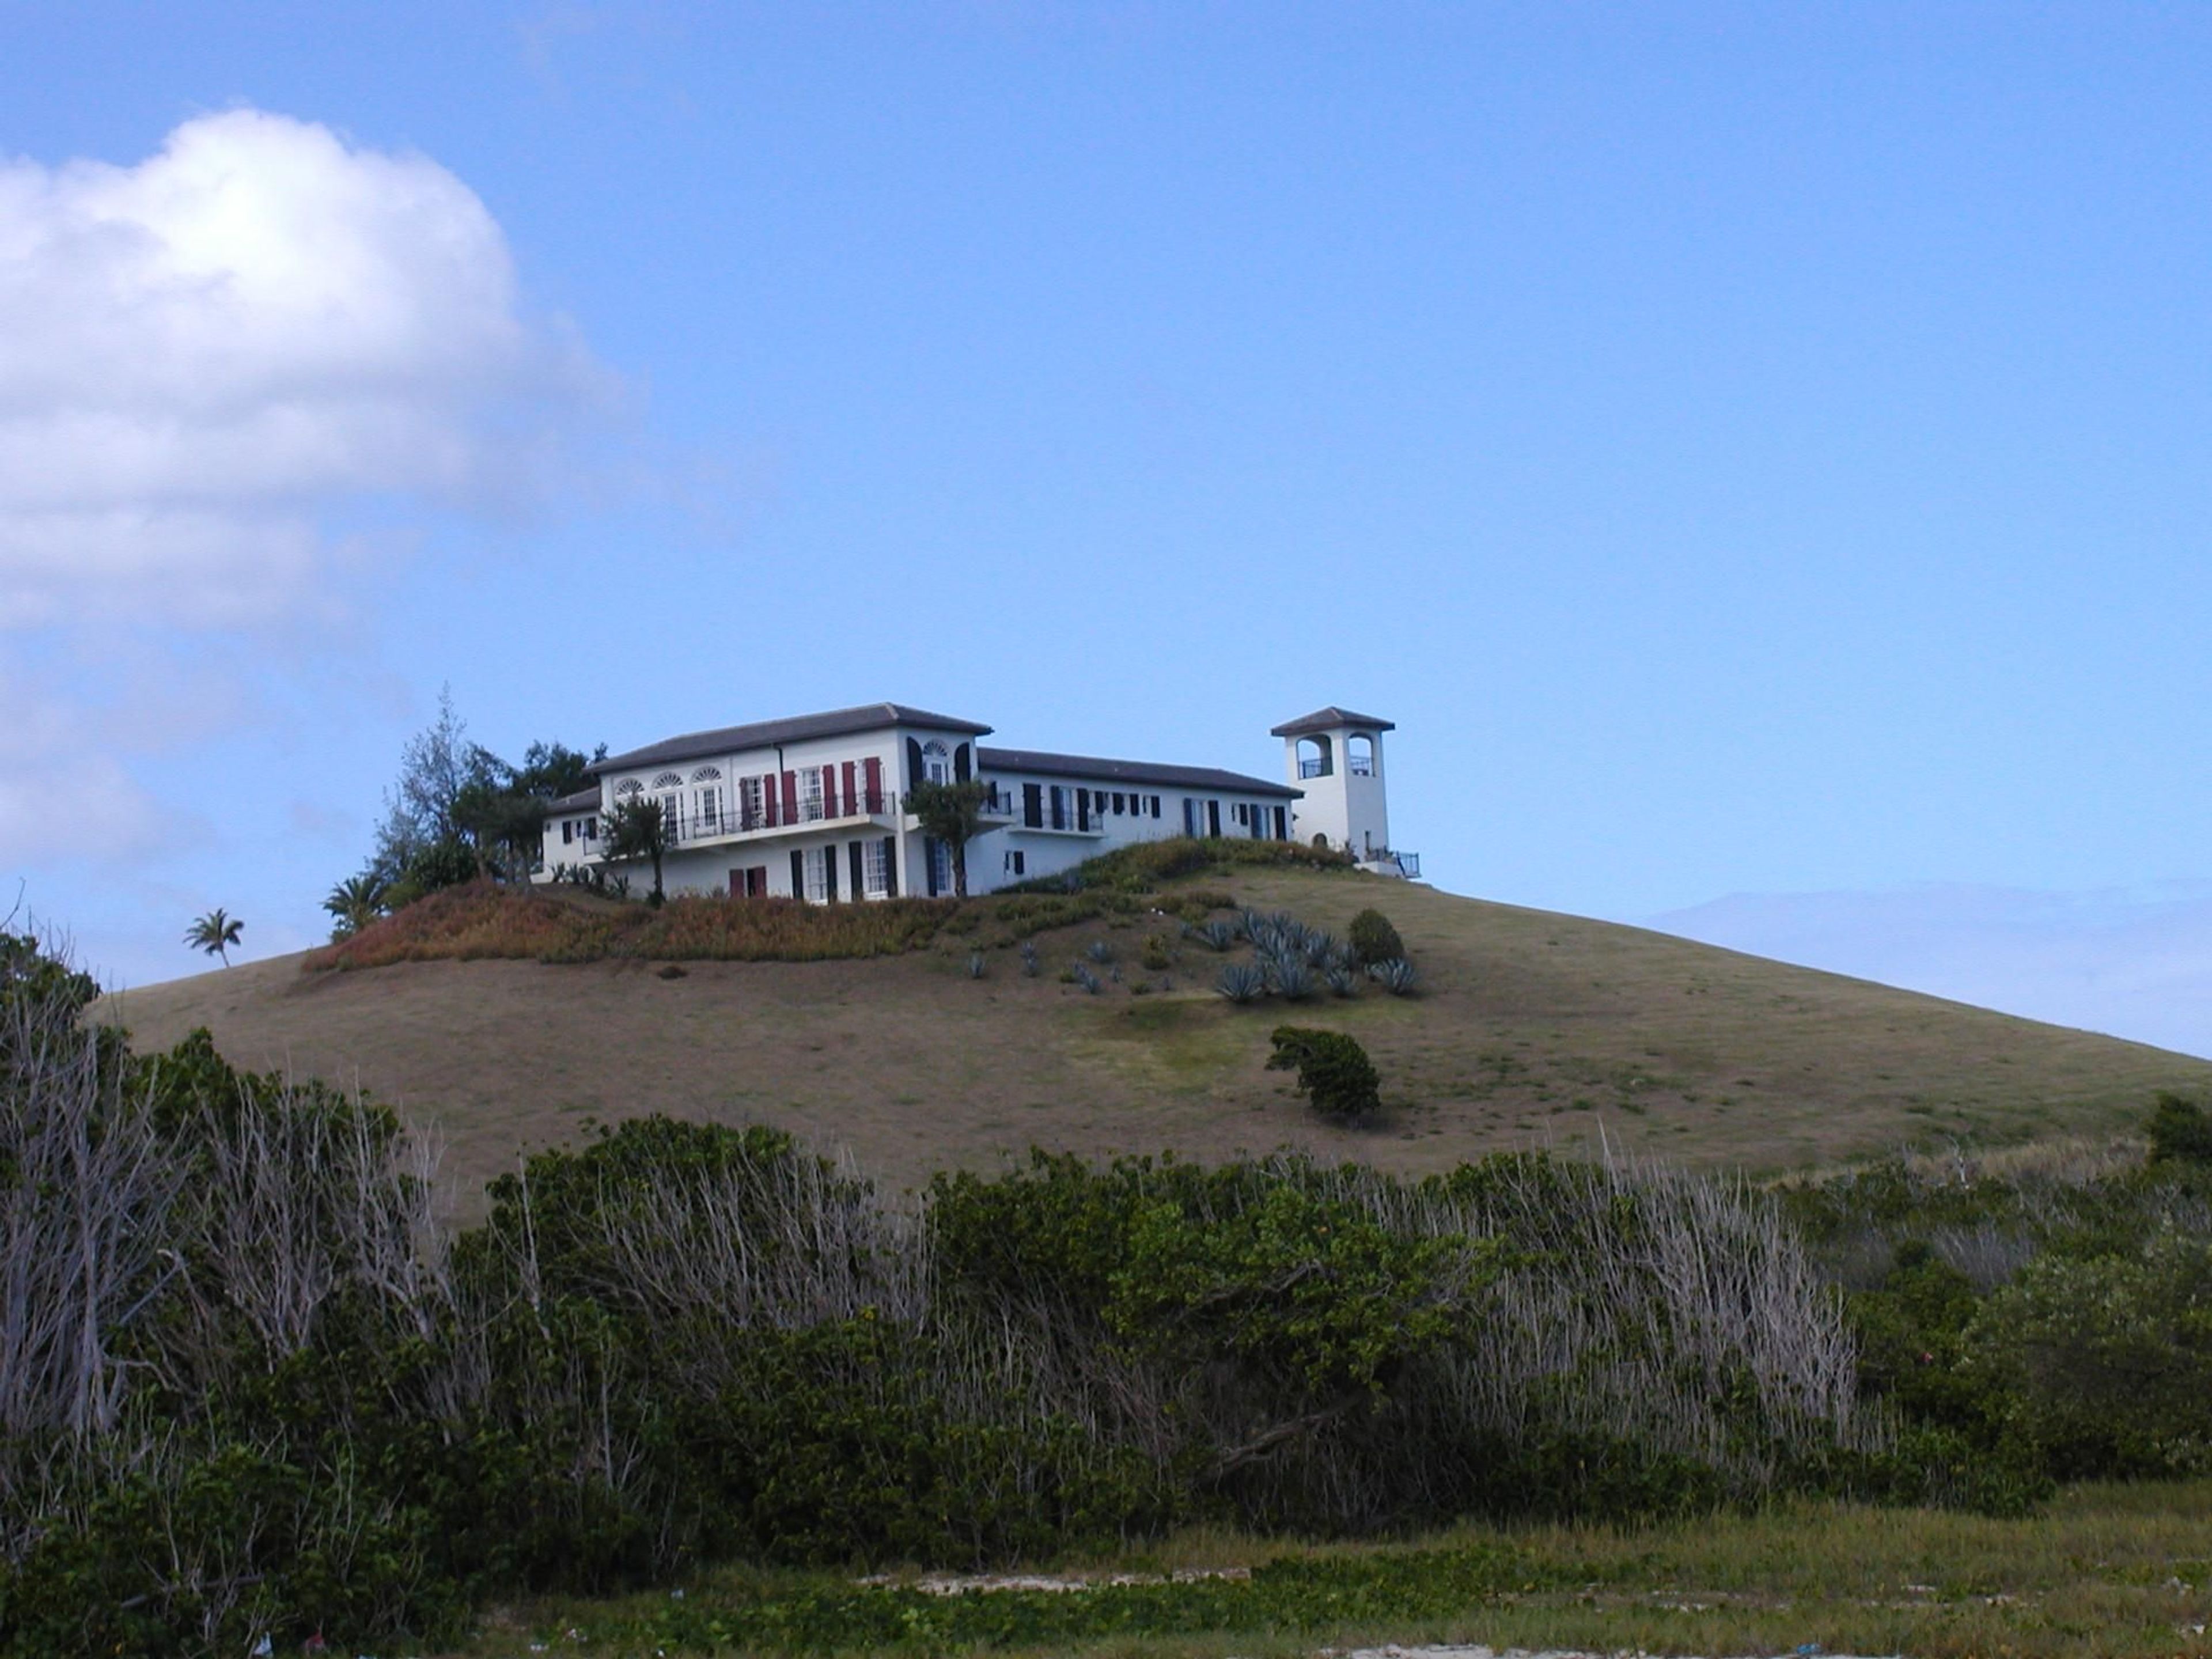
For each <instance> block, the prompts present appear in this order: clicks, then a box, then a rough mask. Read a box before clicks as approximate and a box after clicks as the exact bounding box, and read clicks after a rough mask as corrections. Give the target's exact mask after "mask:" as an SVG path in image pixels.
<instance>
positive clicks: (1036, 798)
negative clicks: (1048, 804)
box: [1022, 783, 1044, 829]
mask: <svg viewBox="0 0 2212 1659" xmlns="http://www.w3.org/2000/svg"><path fill="white" fill-rule="evenodd" d="M1022 825H1023V827H1024V829H1043V828H1044V786H1043V785H1042V784H1041V783H1025V784H1024V785H1023V786H1022Z"/></svg>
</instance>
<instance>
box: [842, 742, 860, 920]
mask: <svg viewBox="0 0 2212 1659" xmlns="http://www.w3.org/2000/svg"><path fill="white" fill-rule="evenodd" d="M854 771H855V768H854V765H853V763H852V762H850V761H847V762H846V763H845V811H847V812H848V813H856V812H858V811H860V794H859V793H858V792H857V791H856V790H854V787H853V782H854V778H853V774H854ZM859 892H860V888H859V886H858V885H857V884H856V885H855V886H854V896H858V895H859Z"/></svg>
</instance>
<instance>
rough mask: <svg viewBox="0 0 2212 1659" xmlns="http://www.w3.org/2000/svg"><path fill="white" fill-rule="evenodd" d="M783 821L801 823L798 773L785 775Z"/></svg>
mask: <svg viewBox="0 0 2212 1659" xmlns="http://www.w3.org/2000/svg"><path fill="white" fill-rule="evenodd" d="M783 821H784V822H785V823H798V822H799V774H798V773H796V772H786V773H785V774H784V775H783ZM800 896H801V897H804V896H805V895H804V894H802V895H800Z"/></svg>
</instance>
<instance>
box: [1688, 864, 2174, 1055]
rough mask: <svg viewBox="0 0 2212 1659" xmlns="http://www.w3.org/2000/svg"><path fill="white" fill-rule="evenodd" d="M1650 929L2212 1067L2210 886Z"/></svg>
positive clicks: (1780, 906)
mask: <svg viewBox="0 0 2212 1659" xmlns="http://www.w3.org/2000/svg"><path fill="white" fill-rule="evenodd" d="M1649 925H1650V926H1651V927H1657V928H1659V929H1661V930H1662V931H1663V932H1666V933H1677V934H1680V935H1681V936H1682V937H1684V938H1686V939H1701V940H1703V941H1704V942H1705V943H1706V944H1709V945H1726V946H1728V947H1729V948H1730V949H1732V950H1737V951H1748V952H1750V953H1752V954H1753V955H1755V956H1763V957H1775V958H1777V959H1779V960H1781V961H1784V962H1795V963H1803V964H1804V965H1806V966H1808V967H1813V968H1825V969H1830V970H1831V971H1832V972H1836V973H1842V974H1850V975H1856V976H1857V977H1858V978H1862V979H1871V980H1878V981H1881V982H1882V983H1884V984H1887V985H1899V986H1904V987H1906V988H1908V989H1911V990H1916V991H1926V992H1929V993H1930V994H1934V995H1936V996H1944V997H1950V998H1953V999H1954V1000H1958V1001H1961V1002H1971V1003H1975V1004H1978V1005H1979V1006H1984V1007H1989V1008H1998V1009H2002V1010H2003V1011H2004V1012H2007V1013H2015V1014H2024V1015H2027V1017H2029V1018H2034V1019H2043V1020H2049V1021H2051V1022H2052V1023H2053V1024H2060V1025H2072V1026H2078V1027H2082V1028H2085V1029H2087V1030H2097V1031H2104V1032H2108V1033H2110V1034H2112V1035H2113V1036H2124V1037H2132V1038H2134V1039H2135V1040H2136V1041H2137V1042H2152V1043H2156V1044H2158V1045H2160V1047H2163V1048H2178V1049H2180V1050H2181V1051H2183V1052H2184V1053H2187V1054H2204V1055H2212V882H2203V881H2195V882H2172V883H2166V884H2162V885H2160V886H2157V887H2154V888H2150V889H2147V890H2125V889H2105V890H2095V891H2089V892H2048V891H2040V890H2033V889H2024V888H2009V887H1990V886H1978V885H1972V884H1936V883H1929V884H1921V885H1917V886H1911V887H1903V888H1893V889H1888V890H1878V891H1862V892H1849V891H1846V892H1824V893H1767V894H1735V895H1732V896H1729V897H1727V898H1723V899H1717V900H1715V901H1713V902H1711V903H1710V904H1702V905H1699V906H1696V907H1695V908H1691V909H1687V910H1677V911H1673V912H1671V913H1669V914H1668V915H1662V916H1658V917H1655V918H1653V919H1652V920H1651V921H1650V924H1649Z"/></svg>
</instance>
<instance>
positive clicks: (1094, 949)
mask: <svg viewBox="0 0 2212 1659" xmlns="http://www.w3.org/2000/svg"><path fill="white" fill-rule="evenodd" d="M1083 954H1084V955H1085V956H1086V957H1090V958H1091V961H1093V962H1095V963H1097V964H1098V965H1099V966H1100V967H1102V968H1103V967H1104V966H1105V965H1106V964H1107V963H1109V962H1111V961H1113V960H1114V947H1113V946H1112V945H1109V944H1108V943H1107V942H1106V941H1105V940H1104V939H1092V940H1091V943H1090V944H1088V945H1085V946H1084V947H1083Z"/></svg>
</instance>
